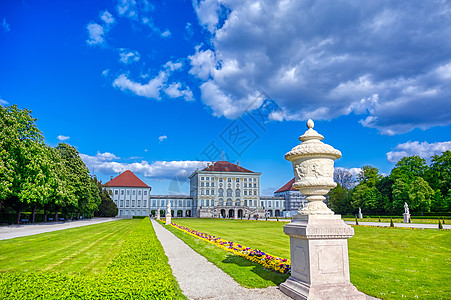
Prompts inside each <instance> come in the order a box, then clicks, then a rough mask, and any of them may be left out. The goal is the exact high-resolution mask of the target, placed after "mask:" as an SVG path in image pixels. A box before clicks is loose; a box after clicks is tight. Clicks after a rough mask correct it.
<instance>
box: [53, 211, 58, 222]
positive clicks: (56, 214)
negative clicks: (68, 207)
mask: <svg viewBox="0 0 451 300" xmlns="http://www.w3.org/2000/svg"><path fill="white" fill-rule="evenodd" d="M54 221H55V222H56V221H58V211H56V212H55V220H54Z"/></svg>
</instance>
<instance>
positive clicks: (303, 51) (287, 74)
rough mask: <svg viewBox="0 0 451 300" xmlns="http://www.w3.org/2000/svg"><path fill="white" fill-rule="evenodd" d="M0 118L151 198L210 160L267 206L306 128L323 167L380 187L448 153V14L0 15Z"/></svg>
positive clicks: (345, 10)
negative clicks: (324, 148)
mask: <svg viewBox="0 0 451 300" xmlns="http://www.w3.org/2000/svg"><path fill="white" fill-rule="evenodd" d="M0 104H1V105H10V104H17V105H18V106H19V107H20V108H28V109H30V110H32V112H33V116H34V117H35V118H38V121H37V124H38V127H39V128H40V130H41V131H42V132H43V133H44V136H45V141H46V143H47V144H49V145H52V146H56V145H57V144H58V142H59V141H65V142H68V143H69V144H71V145H74V146H75V147H77V149H78V150H79V152H80V153H81V155H82V157H83V159H84V161H85V162H86V164H87V165H88V167H89V168H90V170H91V172H92V173H95V174H96V175H97V176H98V177H99V178H100V179H102V180H103V181H107V180H108V179H109V178H110V176H115V175H117V174H118V173H119V172H122V171H124V170H126V169H131V170H132V171H134V172H135V173H136V174H137V175H138V176H139V177H140V178H142V179H143V180H144V181H145V182H146V183H148V184H149V185H151V186H152V187H153V193H154V194H167V193H188V192H189V188H188V184H187V183H186V179H187V176H188V175H189V174H190V173H191V172H192V171H193V170H195V169H196V168H202V167H203V166H205V164H206V162H207V161H212V160H214V161H217V160H220V159H221V157H224V158H225V159H228V160H230V161H233V162H237V161H238V162H240V165H242V166H244V167H245V168H248V169H250V170H253V171H256V172H262V173H263V174H262V176H261V183H262V184H261V185H262V187H261V190H262V194H264V195H271V194H272V192H273V191H274V190H276V189H277V188H279V187H280V186H282V185H283V184H285V183H286V182H287V181H288V180H290V179H291V178H292V176H293V173H292V169H291V166H290V163H289V162H287V161H285V159H284V154H285V153H286V152H288V151H289V150H290V149H291V148H292V147H294V146H295V145H297V144H298V143H299V141H298V137H299V136H300V135H301V134H302V133H303V132H304V131H305V130H306V127H305V121H306V120H307V119H308V118H312V119H313V120H314V121H315V129H316V130H317V131H318V132H319V133H321V134H322V135H324V136H325V140H324V142H326V143H328V144H331V145H332V146H334V147H335V148H337V149H339V150H340V151H341V152H342V154H343V157H342V158H341V159H339V160H337V161H336V166H337V167H342V168H346V169H352V170H353V171H358V168H361V167H362V166H363V165H367V164H369V165H372V166H375V167H377V168H379V169H380V170H381V172H382V173H389V172H390V170H391V168H392V167H393V165H394V163H396V161H397V160H399V159H400V158H401V157H403V156H405V155H420V156H422V157H425V158H427V157H429V156H430V155H433V154H439V153H441V151H444V150H447V149H451V134H450V133H451V125H450V124H451V4H450V3H449V2H446V1H410V0H409V1H370V2H369V3H366V2H365V3H362V1H288V0H287V1H244V0H243V1H231V0H230V1H229V0H222V1H213V0H206V1H200V2H199V1H193V2H191V1H142V0H119V1H44V2H43V1H13V0H12V1H1V2H0Z"/></svg>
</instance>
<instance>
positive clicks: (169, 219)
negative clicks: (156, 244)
mask: <svg viewBox="0 0 451 300" xmlns="http://www.w3.org/2000/svg"><path fill="white" fill-rule="evenodd" d="M171 218H172V215H171V214H166V225H170V224H171V222H172V221H171Z"/></svg>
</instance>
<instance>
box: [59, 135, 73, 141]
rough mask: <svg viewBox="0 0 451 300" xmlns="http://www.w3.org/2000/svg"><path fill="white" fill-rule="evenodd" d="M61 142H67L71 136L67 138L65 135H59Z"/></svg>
mask: <svg viewBox="0 0 451 300" xmlns="http://www.w3.org/2000/svg"><path fill="white" fill-rule="evenodd" d="M56 138H57V139H58V140H59V141H61V142H63V141H67V140H68V139H70V136H65V135H61V134H60V135H59V136H57V137H56Z"/></svg>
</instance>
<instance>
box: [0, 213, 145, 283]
mask: <svg viewBox="0 0 451 300" xmlns="http://www.w3.org/2000/svg"><path fill="white" fill-rule="evenodd" d="M139 222H140V220H118V221H113V222H107V223H101V224H95V225H89V226H83V227H77V228H71V229H66V230H60V231H54V232H48V233H43V234H37V235H31V236H26V237H20V238H15V239H9V240H2V241H0V270H2V271H19V272H30V271H32V272H34V271H43V272H50V271H54V272H60V273H67V274H71V273H72V274H77V273H83V274H85V275H89V274H95V273H100V272H102V271H103V270H104V269H105V268H106V266H107V264H108V262H110V261H111V260H112V259H113V258H114V257H115V256H116V254H117V253H118V251H119V249H120V247H121V245H122V243H123V242H124V239H125V237H126V236H127V235H128V234H130V232H131V231H132V230H133V229H134V228H135V227H136V226H137V225H138V224H139Z"/></svg>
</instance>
